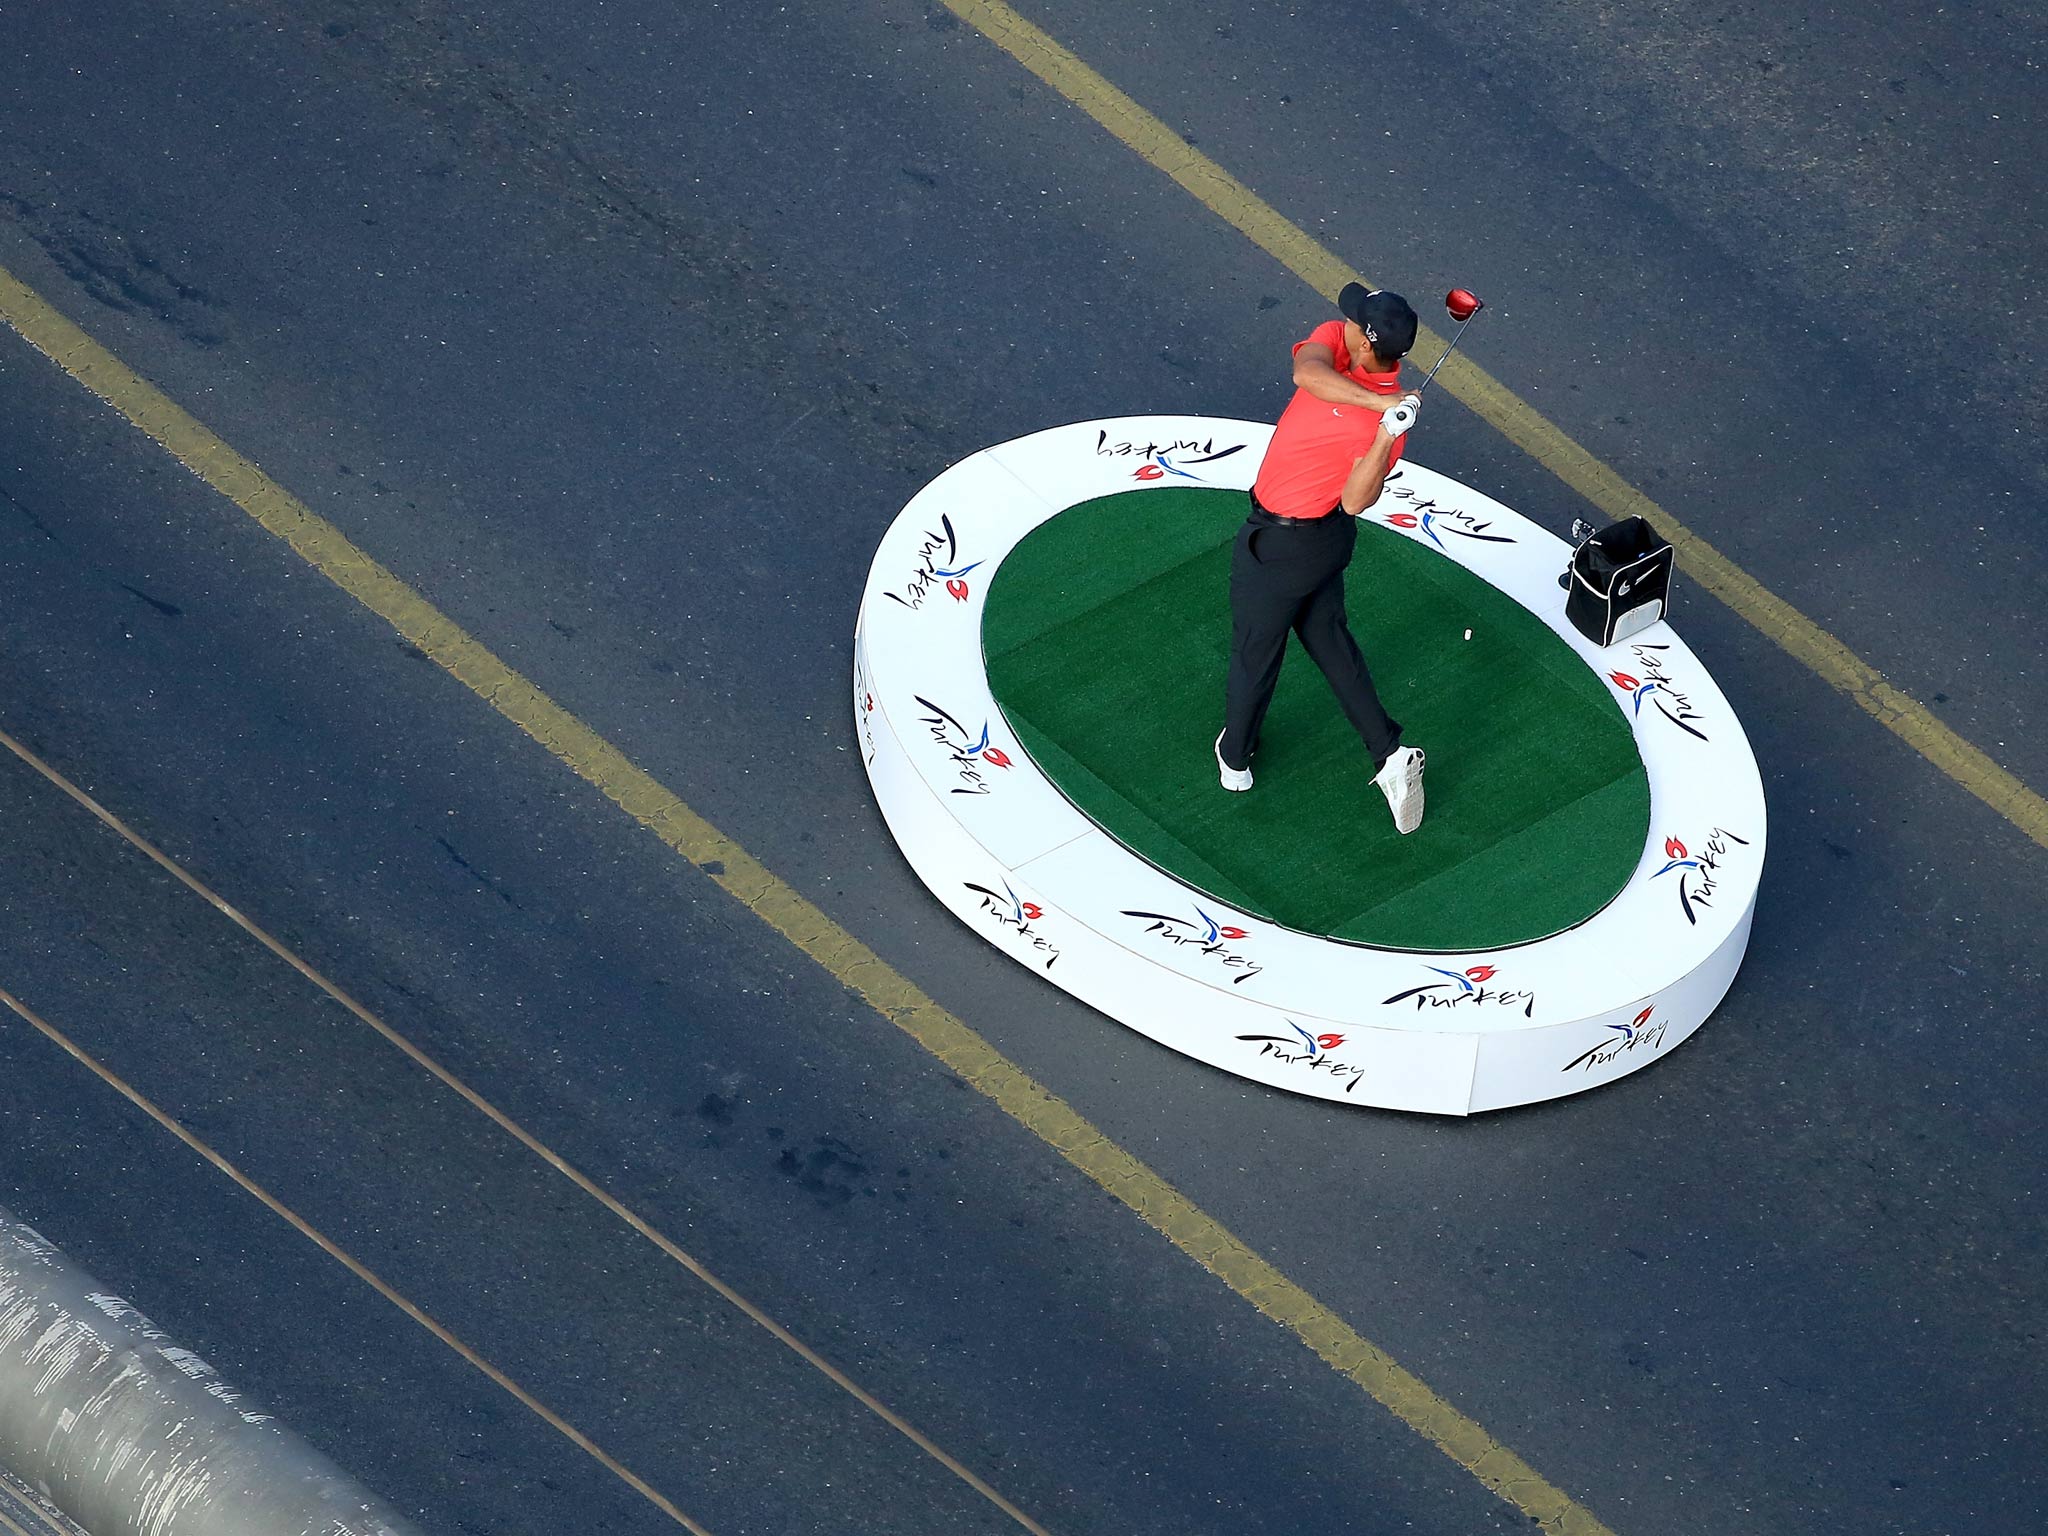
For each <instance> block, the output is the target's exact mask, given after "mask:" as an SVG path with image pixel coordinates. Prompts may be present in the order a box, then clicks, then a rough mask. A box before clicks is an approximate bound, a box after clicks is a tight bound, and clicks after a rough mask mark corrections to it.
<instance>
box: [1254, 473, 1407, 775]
mask: <svg viewBox="0 0 2048 1536" xmlns="http://www.w3.org/2000/svg"><path fill="white" fill-rule="evenodd" d="M1357 542H1358V527H1357V524H1356V523H1355V522H1354V521H1353V520H1352V519H1351V518H1350V517H1349V516H1347V515H1346V514H1345V513H1344V512H1343V511H1342V510H1341V509H1339V510H1338V511H1336V512H1333V513H1331V514H1330V515H1329V516H1328V517H1320V518H1316V519H1314V520H1313V521H1308V522H1299V521H1289V520H1285V519H1281V518H1276V517H1274V516H1273V515H1272V514H1271V513H1269V512H1266V511H1265V510H1263V509H1262V508H1260V507H1259V505H1258V504H1257V503H1256V502H1254V503H1253V504H1252V515H1251V516H1250V517H1249V518H1247V519H1246V520H1245V525H1244V526H1243V527H1242V528H1240V529H1239V530H1238V533H1237V548H1236V550H1235V551H1234V552H1233V554H1232V556H1231V561H1230V671H1229V673H1228V675H1227V677H1226V679H1225V682H1224V690H1223V742H1222V745H1221V746H1220V747H1219V748H1218V751H1220V752H1221V753H1222V756H1223V761H1224V762H1226V763H1229V764H1230V765H1231V766H1233V767H1244V766H1246V765H1248V764H1249V763H1250V762H1251V760H1252V754H1253V753H1254V752H1256V751H1257V750H1258V746H1259V730H1260V728H1261V727H1262V726H1263V725H1264V724H1265V720H1266V707H1267V706H1268V705H1269V704H1271V703H1272V702H1273V688H1274V685H1275V684H1277V683H1278V682H1279V681H1280V663H1281V660H1282V658H1283V657H1284V656H1285V654H1286V650H1287V635H1288V632H1289V631H1290V630H1292V631H1293V632H1294V633H1295V634H1297V635H1299V636H1300V637H1301V647H1302V649H1303V650H1305V651H1307V652H1308V654H1309V659H1310V660H1311V661H1313V662H1314V663H1315V664H1316V665H1317V666H1318V667H1320V668H1321V669H1322V673H1323V676H1324V678H1325V679H1326V680H1327V681H1328V682H1329V684H1330V691H1331V692H1332V693H1334V694H1335V695H1336V696H1337V703H1338V706H1339V707H1340V708H1341V709H1342V710H1343V711H1344V716H1345V718H1346V719H1348V720H1349V721H1350V722H1351V724H1352V728H1353V729H1355V730H1356V731H1357V732H1358V737H1359V740H1361V741H1363V742H1364V743H1365V749H1366V751H1368V752H1370V753H1371V754H1372V761H1373V769H1374V771H1375V772H1377V771H1378V769H1379V768H1380V766H1381V765H1382V764H1384V763H1385V762H1386V760H1387V759H1388V758H1389V757H1390V756H1392V755H1393V752H1394V749H1395V748H1396V747H1398V746H1400V744H1401V727H1400V724H1399V723H1398V722H1397V721H1395V720H1393V719H1391V718H1389V716H1388V714H1387V712H1386V709H1385V708H1384V707H1383V706H1382V705H1381V704H1380V696H1379V694H1378V693H1377V692H1376V691H1374V689H1373V686H1372V673H1371V672H1370V671H1368V670H1367V669H1366V665H1365V657H1364V656H1362V655H1361V654H1359V650H1358V642H1357V641H1356V640H1354V639H1353V638H1352V637H1351V626H1350V624H1349V623H1348V622H1347V621H1346V620H1345V617H1344V567H1345V566H1347V565H1349V564H1350V563H1351V550H1352V546H1353V545H1355V544H1356V543H1357Z"/></svg>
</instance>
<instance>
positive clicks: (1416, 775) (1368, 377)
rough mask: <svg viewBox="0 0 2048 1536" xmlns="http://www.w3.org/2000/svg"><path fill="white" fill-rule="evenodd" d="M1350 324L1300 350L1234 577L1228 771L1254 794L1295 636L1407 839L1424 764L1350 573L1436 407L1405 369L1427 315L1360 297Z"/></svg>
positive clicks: (1350, 311)
mask: <svg viewBox="0 0 2048 1536" xmlns="http://www.w3.org/2000/svg"><path fill="white" fill-rule="evenodd" d="M1337 307H1338V309H1339V310H1341V311H1342V312H1343V315H1344V318H1343V319H1342V320H1330V321H1326V322H1325V323H1324V324H1322V325H1319V326H1317V327H1316V329H1315V330H1314V331H1312V332H1311V333H1310V334H1309V336H1308V337H1307V339H1306V340H1303V341H1300V342H1297V343H1296V344H1295V347H1294V383H1295V386H1296V387H1295V391H1294V398H1293V399H1292V400H1291V401H1289V402H1288V405H1287V409H1286V411H1285V412H1283V413H1282V414H1281V417H1280V423H1279V425H1278V426H1277V427H1276V428H1274V431H1273V441H1272V444H1271V446H1269V447H1268V448H1267V449H1266V457H1265V459H1264V461H1263V462H1262V463H1261V464H1260V465H1259V474H1258V479H1257V480H1256V481H1255V482H1254V483H1253V486H1252V491H1251V504H1252V506H1251V515H1250V516H1249V517H1247V518H1246V519H1245V523H1244V526H1243V527H1242V528H1241V529H1239V530H1238V534H1237V547H1236V550H1235V552H1234V553H1233V555H1232V557H1231V565H1230V618H1231V636H1230V670H1229V674H1228V676H1227V678H1226V681H1225V686H1224V704H1223V719H1224V725H1223V734H1222V735H1220V736H1218V737H1217V738H1216V766H1217V768H1218V769H1219V770H1220V771H1221V774H1222V781H1223V787H1224V788H1225V789H1233V790H1245V789H1250V788H1251V787H1252V770H1251V761H1252V754H1253V753H1254V752H1256V751H1257V750H1258V745H1259V729H1260V727H1261V725H1262V724H1263V723H1264V721H1265V718H1266V707H1267V706H1268V705H1269V704H1270V703H1271V702H1272V700H1273V688H1274V685H1275V684H1276V683H1278V682H1279V680H1280V662H1281V659H1282V657H1283V656H1284V655H1285V653H1286V649H1287V635H1288V631H1289V630H1292V631H1293V632H1294V633H1295V634H1297V635H1299V636H1300V637H1301V644H1302V649H1304V650H1306V651H1307V652H1308V654H1309V659H1310V660H1312V661H1313V662H1315V664H1316V665H1317V666H1318V667H1319V668H1321V669H1322V673H1323V676H1324V678H1325V679H1326V680H1327V681H1328V682H1329V685H1330V691H1331V692H1332V693H1334V694H1335V695H1336V696H1337V703H1338V706H1339V707H1340V708H1341V709H1342V710H1343V711H1344V715H1345V718H1346V719H1348V720H1349V721H1350V722H1351V724H1352V727H1353V728H1354V729H1355V730H1356V731H1357V732H1358V735H1359V739H1360V740H1362V741H1363V742H1364V743H1365V749H1366V751H1367V752H1369V753H1371V754H1372V761H1373V783H1375V784H1376V785H1378V786H1379V788H1380V790H1381V792H1382V793H1383V794H1385V795H1386V797H1387V806H1388V809H1390V810H1391V811H1392V812H1393V813H1394V826H1395V828H1396V829H1397V830H1398V831H1400V832H1403V833H1408V832H1413V831H1414V830H1415V829H1416V828H1417V827H1418V826H1420V825H1421V824H1422V752H1421V749H1419V748H1417V747H1404V746H1402V745H1401V727H1400V725H1399V723H1398V722H1396V721H1394V720H1393V719H1391V718H1389V717H1388V715H1387V712H1386V710H1385V708H1383V707H1382V706H1381V704H1380V699H1379V695H1378V693H1376V692H1375V691H1374V690H1373V685H1372V674H1371V673H1370V672H1369V671H1367V670H1366V665H1365V658H1364V657H1363V656H1362V655H1360V654H1359V650H1358V642H1357V641H1356V640H1354V639H1353V638H1352V635H1351V626H1350V624H1349V623H1347V622H1346V620H1345V617H1344V567H1345V566H1346V565H1347V564H1349V563H1350V560H1351V549H1352V546H1353V545H1354V544H1355V543H1356V542H1357V540H1358V529H1357V527H1356V525H1355V524H1354V523H1353V522H1352V519H1353V518H1355V517H1357V516H1358V515H1359V513H1361V512H1363V511H1364V510H1365V509H1366V508H1367V507H1370V506H1371V505H1372V504H1373V503H1374V502H1375V501H1377V500H1379V495H1380V488H1381V486H1382V485H1384V484H1385V482H1386V478H1387V472H1388V471H1389V470H1390V469H1392V468H1393V467H1394V465H1395V464H1396V463H1398V462H1399V461H1400V458H1401V451H1402V449H1403V447H1404V446H1405V445H1406V440H1405V437H1404V434H1405V433H1406V432H1407V431H1408V429H1409V428H1410V427H1411V426H1413V425H1414V424H1415V417H1416V413H1417V411H1418V410H1419V409H1420V407H1421V404H1422V401H1421V398H1420V396H1418V395H1412V394H1408V395H1404V394H1402V393H1401V386H1400V382H1399V379H1400V369H1401V359H1402V358H1403V357H1404V356H1406V355H1407V352H1408V349H1409V348H1410V347H1412V346H1413V345H1414V344H1415V327H1416V321H1415V311H1414V310H1413V309H1412V308H1410V307H1409V304H1408V301H1407V300H1406V299H1404V298H1402V297H1401V296H1400V295H1399V294H1395V293H1387V292H1384V291H1378V290H1374V289H1369V288H1366V287H1365V286H1363V285H1362V284H1359V283H1348V284H1346V285H1345V287H1344V290H1343V291H1342V292H1341V293H1339V294H1338V295H1337Z"/></svg>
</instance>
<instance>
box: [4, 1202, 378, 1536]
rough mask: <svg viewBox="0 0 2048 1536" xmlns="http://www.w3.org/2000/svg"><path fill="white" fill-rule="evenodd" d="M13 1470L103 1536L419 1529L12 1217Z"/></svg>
mask: <svg viewBox="0 0 2048 1536" xmlns="http://www.w3.org/2000/svg"><path fill="white" fill-rule="evenodd" d="M0 1467H6V1468H11V1469H12V1471H13V1472H14V1474H15V1476H16V1477H17V1478H19V1479H20V1480H21V1481H22V1482H23V1483H24V1484H26V1485H27V1486H28V1487H29V1488H30V1489H32V1490H33V1491H35V1492H36V1493H38V1494H40V1495H42V1496H43V1498H45V1499H47V1500H48V1501H49V1502H50V1503H51V1504H54V1505H55V1506H56V1507H57V1508H58V1509H60V1510H62V1511H63V1513H64V1514H65V1515H67V1516H68V1517H69V1518H70V1519H71V1520H73V1521H76V1522H77V1523H78V1524H79V1525H80V1526H83V1527H84V1528H85V1529H86V1530H87V1531H90V1532H91V1533H92V1536H418V1533H417V1531H416V1530H415V1528H414V1527H413V1526H412V1525H410V1524H409V1523H407V1522H406V1521H405V1520H403V1519H402V1518H401V1517H400V1516H399V1515H398V1514H397V1513H396V1512H395V1511H393V1510H391V1509H389V1508H388V1507H387V1506H385V1505H384V1504H383V1503H382V1502H381V1501H379V1500H377V1499H375V1498H374V1497H372V1496H371V1495H370V1494H369V1493H368V1492H367V1491H366V1490H364V1489H363V1488H362V1487H361V1486H360V1485H359V1484H357V1483H356V1482H355V1481H354V1480H353V1479H351V1478H350V1477H348V1476H347V1474H345V1473H344V1472H342V1471H341V1469H340V1468H338V1467H336V1466H335V1465H334V1464H333V1463H332V1462H330V1461H328V1460H327V1459H326V1458H325V1457H324V1456H322V1455H320V1454H319V1452H317V1451H315V1450H314V1449H313V1448H312V1447H311V1446H309V1445H307V1444H305V1443H304V1442H303V1441H301V1440H300V1439H299V1438H298V1437H297V1436H295V1435H293V1434H292V1433H291V1432H290V1431H288V1430H286V1429H283V1428H282V1427H280V1426H279V1425H277V1424H275V1423H274V1422H272V1421H271V1419H270V1416H269V1415H268V1414H265V1413H261V1412H258V1411H256V1410H255V1409H254V1408H253V1407H252V1406H250V1405H249V1404H248V1403H247V1402H246V1401H245V1400H244V1399H243V1397H242V1395H241V1394H240V1393H239V1392H237V1391H235V1390H234V1389H233V1388H231V1387H229V1386H228V1384H227V1383H226V1382H224V1381H222V1380H221V1379H220V1376H219V1375H218V1374H217V1373H216V1372H215V1371H214V1369H213V1367H211V1366H210V1365H208V1364H207V1363H206V1362H205V1361H203V1360H201V1359H200V1358H199V1357H198V1356H197V1355H194V1354H193V1353H191V1352H190V1351H189V1350H183V1349H180V1348H178V1347H177V1346H176V1345H175V1344H174V1343H172V1342H171V1340H170V1338H169V1337H168V1336H167V1335H166V1334H165V1333H164V1331H163V1330H162V1329H160V1328H158V1327H157V1326H156V1325H155V1324H153V1323H151V1322H150V1320H149V1319H148V1318H146V1317H144V1316H143V1315H142V1313H140V1312H139V1311H137V1310H136V1309H135V1308H134V1307H133V1306H131V1305H130V1304H129V1303H128V1302H126V1301H124V1300H122V1299H121V1298H120V1297H118V1296H115V1295H111V1294H109V1293H108V1292H107V1291H106V1290H105V1289H104V1288H102V1287H101V1286H99V1285H98V1284H97V1283H95V1282H94V1280H93V1279H92V1277H91V1276H89V1275H86V1274H84V1273H82V1272H80V1271H79V1270H78V1269H76V1268H74V1267H73V1266H72V1265H71V1264H70V1262H69V1261H67V1260H66V1259H65V1257H64V1256H63V1255H62V1254H61V1253H59V1252H58V1251H57V1249H56V1248H55V1247H54V1246H52V1245H51V1244H50V1243H49V1242H47V1241H45V1240H44V1238H43V1237H42V1236H41V1234H39V1233H38V1232H36V1231H35V1230H34V1229H33V1228H32V1227H29V1226H27V1225H25V1224H24V1223H22V1222H20V1221H18V1220H16V1219H15V1218H14V1216H12V1215H11V1214H10V1213H9V1212H8V1211H7V1210H5V1209H4V1208H0Z"/></svg>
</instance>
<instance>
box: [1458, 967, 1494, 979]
mask: <svg viewBox="0 0 2048 1536" xmlns="http://www.w3.org/2000/svg"><path fill="white" fill-rule="evenodd" d="M1465 974H1466V975H1467V976H1470V977H1471V978H1472V979H1473V980H1474V981H1482V982H1483V981H1491V980H1493V967H1492V966H1490V965H1475V966H1473V967H1472V969H1471V970H1469V971H1467V972H1466V973H1465Z"/></svg>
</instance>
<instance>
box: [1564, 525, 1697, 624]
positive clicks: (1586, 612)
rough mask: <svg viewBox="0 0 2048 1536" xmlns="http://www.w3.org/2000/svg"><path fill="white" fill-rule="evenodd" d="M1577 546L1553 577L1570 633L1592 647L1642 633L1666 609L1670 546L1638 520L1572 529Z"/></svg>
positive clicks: (1669, 596)
mask: <svg viewBox="0 0 2048 1536" xmlns="http://www.w3.org/2000/svg"><path fill="white" fill-rule="evenodd" d="M1572 532H1573V533H1574V534H1576V535H1578V536H1579V547H1578V548H1577V549H1575V550H1573V551H1572V563H1571V564H1570V565H1569V566H1568V567H1566V569H1565V573H1564V575H1562V576H1560V577H1559V578H1558V582H1559V585H1561V586H1563V587H1564V589H1565V594H1566V595H1565V600H1564V613H1565V617H1566V618H1568V619H1570V620H1571V621H1572V628H1574V629H1576V630H1577V631H1578V632H1579V633H1580V634H1582V635H1584V636H1585V637H1586V638H1587V639H1588V640H1591V641H1592V642H1593V643H1594V644H1595V645H1613V644H1614V643H1615V642H1616V641H1617V640H1626V639H1627V638H1628V637H1629V636H1630V635H1633V634H1635V633H1636V632H1637V631H1638V630H1642V629H1647V628H1648V627H1649V626H1650V625H1652V624H1654V623H1656V622H1657V621H1658V620H1659V619H1661V618H1663V617H1664V615H1665V614H1666V613H1667V612H1668V611H1669V609H1670V606H1671V545H1670V544H1669V543H1668V542H1667V541H1665V540H1664V539H1661V538H1659V537H1658V536H1657V533H1656V531H1655V530H1654V529H1652V528H1651V527H1650V525H1649V524H1648V523H1646V522H1644V521H1643V520H1642V519H1641V518H1640V517H1625V518H1623V519H1622V520H1621V521H1620V522H1618V523H1609V524H1608V525H1607V526H1606V527H1605V528H1601V529H1598V530H1595V529H1594V528H1592V527H1591V525H1589V524H1586V523H1583V522H1581V523H1578V524H1576V525H1575V526H1574V527H1573V529H1572Z"/></svg>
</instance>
